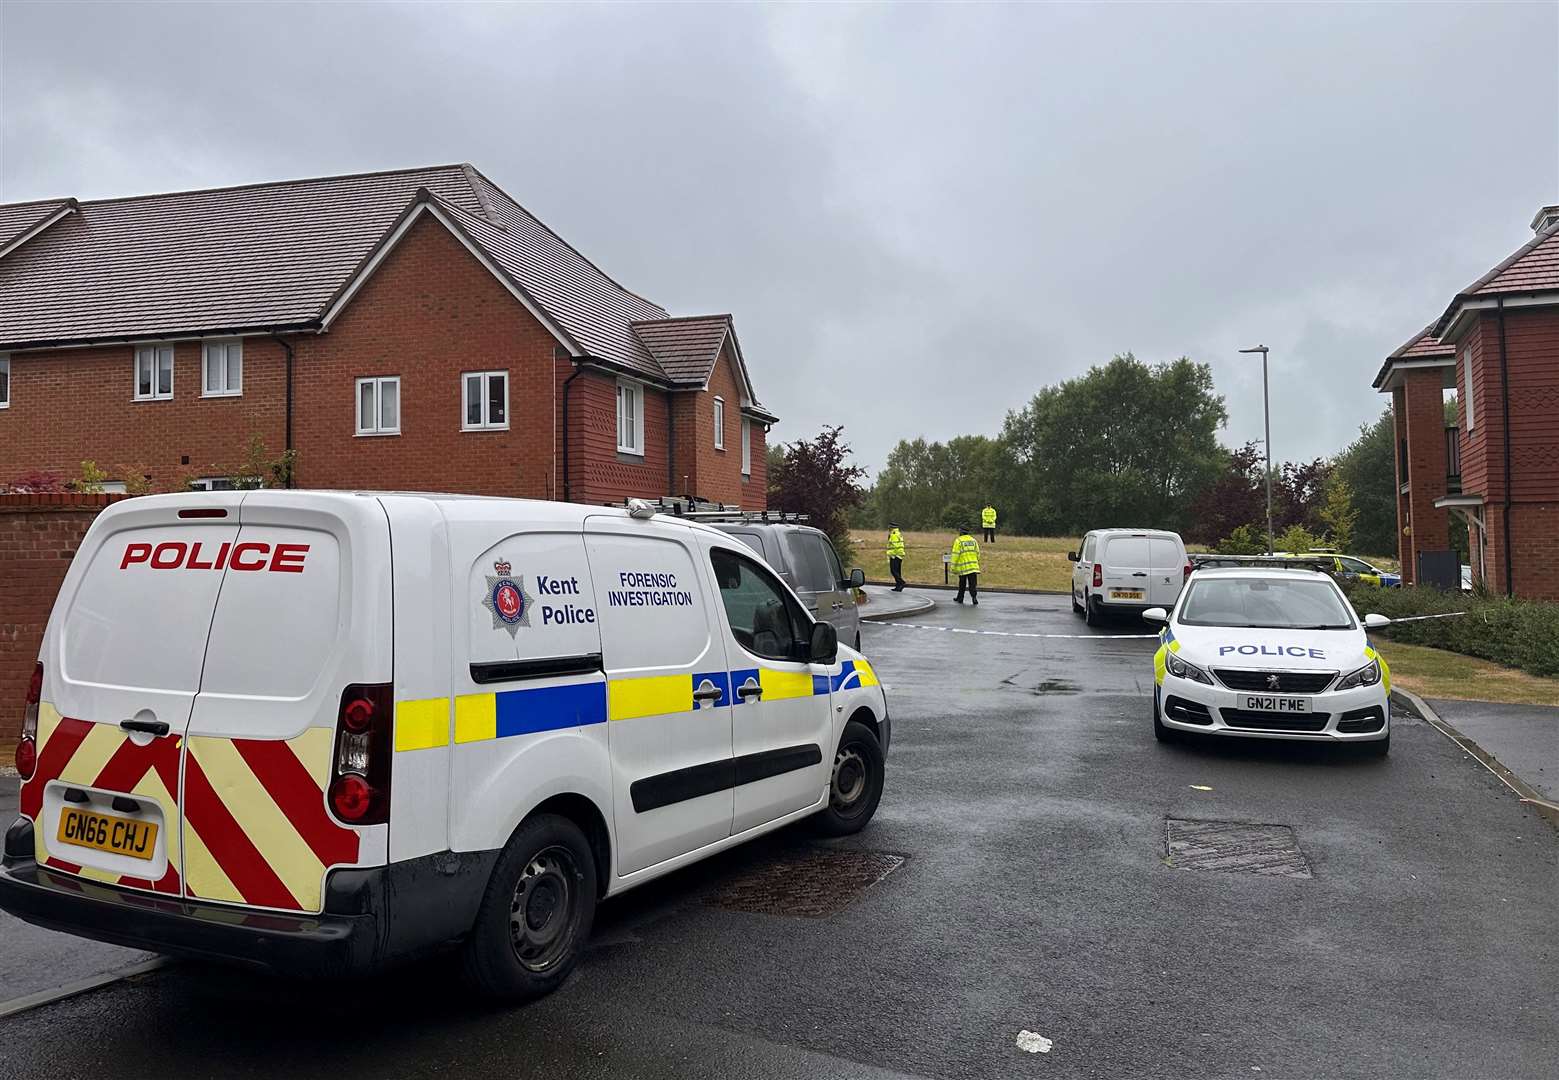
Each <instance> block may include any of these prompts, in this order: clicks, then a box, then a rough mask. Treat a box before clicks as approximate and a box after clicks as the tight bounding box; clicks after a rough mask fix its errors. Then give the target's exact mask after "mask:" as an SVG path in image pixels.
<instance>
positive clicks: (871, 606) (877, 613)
mask: <svg viewBox="0 0 1559 1080" xmlns="http://www.w3.org/2000/svg"><path fill="white" fill-rule="evenodd" d="M866 596H867V601H866V603H865V604H863V605H862V606H861V618H863V619H869V620H872V621H875V622H881V621H883V620H884V619H902V618H905V617H907V616H910V615H919V614H921V613H922V612H926V611H930V610H931V609H932V608H933V607H935V606H936V601H935V600H933V599H932V598H931V597H929V596H926V595H925V594H924V593H918V592H916V591H915V589H914V587H910V588H907V589H905V590H904V591H903V592H894V591H893V586H891V585H867V586H866Z"/></svg>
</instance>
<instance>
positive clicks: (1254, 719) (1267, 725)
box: [1218, 709, 1332, 731]
mask: <svg viewBox="0 0 1559 1080" xmlns="http://www.w3.org/2000/svg"><path fill="white" fill-rule="evenodd" d="M1218 714H1219V715H1220V716H1222V717H1223V722H1224V723H1225V724H1228V725H1229V726H1230V727H1235V728H1248V729H1251V730H1254V731H1324V730H1325V729H1326V722H1327V721H1328V720H1330V719H1331V718H1332V714H1331V713H1324V712H1304V713H1275V712H1258V711H1257V710H1255V709H1219V710H1218Z"/></svg>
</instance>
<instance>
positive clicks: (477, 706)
mask: <svg viewBox="0 0 1559 1080" xmlns="http://www.w3.org/2000/svg"><path fill="white" fill-rule="evenodd" d="M497 737H498V695H497V694H461V695H460V696H459V697H457V698H455V742H457V743H468V742H483V741H485V740H487V739H496V738H497Z"/></svg>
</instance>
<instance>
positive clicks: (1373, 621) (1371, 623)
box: [1364, 613, 1391, 630]
mask: <svg viewBox="0 0 1559 1080" xmlns="http://www.w3.org/2000/svg"><path fill="white" fill-rule="evenodd" d="M1390 625H1391V620H1390V619H1388V618H1386V617H1385V616H1384V615H1376V614H1374V613H1371V614H1369V615H1366V616H1364V629H1366V630H1379V629H1380V628H1381V627H1382V626H1390Z"/></svg>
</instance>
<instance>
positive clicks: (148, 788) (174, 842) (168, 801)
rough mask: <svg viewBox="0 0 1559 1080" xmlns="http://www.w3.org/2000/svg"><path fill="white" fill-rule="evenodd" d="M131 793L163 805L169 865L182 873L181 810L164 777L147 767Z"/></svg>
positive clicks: (164, 836)
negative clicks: (163, 780)
mask: <svg viewBox="0 0 1559 1080" xmlns="http://www.w3.org/2000/svg"><path fill="white" fill-rule="evenodd" d="M130 794H132V795H139V796H141V797H142V798H146V799H155V800H156V801H157V803H158V805H160V806H161V807H162V819H163V822H164V825H163V831H162V843H163V847H164V848H165V849H166V850H167V852H168V865H169V866H171V867H173V868H174V869H175V870H177V871H179V873H180V875H182V874H183V873H184V871H183V869H182V868H181V864H182V857H181V856H182V851H181V849H180V847H179V833H180V832H181V831H182V830H181V829H180V828H179V811H178V808H177V806H176V805H175V804H174V801H173V796H172V794H170V793H169V791H168V788H167V786H166V785H164V784H163V782H162V777H161V776H159V775H157V770H156V769H147V770H146V775H145V776H143V777H141V780H140V782H139V783H138V784H136V785H135V787H134V788H132V789H131V791H130ZM170 807H171V808H172V809H170Z"/></svg>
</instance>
